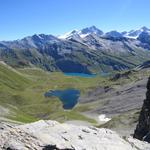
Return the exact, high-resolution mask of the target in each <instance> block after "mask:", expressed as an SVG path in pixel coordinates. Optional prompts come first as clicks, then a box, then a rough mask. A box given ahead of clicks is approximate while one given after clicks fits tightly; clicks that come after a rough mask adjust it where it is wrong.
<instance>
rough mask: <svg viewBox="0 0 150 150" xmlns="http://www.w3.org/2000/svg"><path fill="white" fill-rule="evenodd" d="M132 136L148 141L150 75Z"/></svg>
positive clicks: (149, 129) (149, 136)
mask: <svg viewBox="0 0 150 150" xmlns="http://www.w3.org/2000/svg"><path fill="white" fill-rule="evenodd" d="M134 138H137V139H139V140H145V141H147V142H150V77H149V80H148V83H147V92H146V99H145V100H144V104H143V107H142V110H141V113H140V117H139V123H138V124H137V127H136V130H135V132H134Z"/></svg>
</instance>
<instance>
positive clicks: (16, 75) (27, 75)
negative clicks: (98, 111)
mask: <svg viewBox="0 0 150 150" xmlns="http://www.w3.org/2000/svg"><path fill="white" fill-rule="evenodd" d="M102 80H103V79H102V78H100V77H96V78H93V79H92V78H80V77H67V76H64V75H63V74H62V73H58V72H55V73H48V72H44V71H43V70H40V69H20V70H18V71H16V70H14V69H12V68H10V67H9V66H7V65H3V64H0V105H1V106H4V107H5V108H7V109H9V113H8V114H7V115H6V116H5V117H7V118H9V119H13V120H16V121H21V122H31V121H35V120H38V119H55V120H58V121H61V122H63V121H66V120H74V119H76V120H85V121H89V122H92V123H95V121H94V120H93V119H90V118H87V117H85V116H83V115H81V114H80V113H79V111H77V110H76V108H74V109H73V110H70V111H64V110H63V108H62V104H61V102H60V101H59V100H58V99H57V98H54V97H53V98H45V97H44V93H45V92H46V91H48V90H49V89H64V88H69V87H73V88H77V89H80V90H81V94H83V93H84V92H85V91H86V90H88V89H90V88H93V87H95V86H97V85H98V84H100V83H101V81H102ZM76 107H79V106H78V105H77V106H76Z"/></svg>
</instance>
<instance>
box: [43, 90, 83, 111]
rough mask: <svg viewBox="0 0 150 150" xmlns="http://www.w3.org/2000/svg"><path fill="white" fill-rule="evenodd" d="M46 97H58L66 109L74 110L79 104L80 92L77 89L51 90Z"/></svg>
mask: <svg viewBox="0 0 150 150" xmlns="http://www.w3.org/2000/svg"><path fill="white" fill-rule="evenodd" d="M44 95H45V97H52V96H55V97H58V98H59V100H61V102H62V103H63V108H64V109H72V108H73V107H74V106H75V105H76V104H77V103H78V98H79V97H80V91H79V90H76V89H65V90H50V91H48V92H46V93H45V94H44Z"/></svg>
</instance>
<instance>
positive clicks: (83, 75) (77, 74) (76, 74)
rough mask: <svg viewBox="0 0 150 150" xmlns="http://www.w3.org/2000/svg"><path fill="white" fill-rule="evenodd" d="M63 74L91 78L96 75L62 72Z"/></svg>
mask: <svg viewBox="0 0 150 150" xmlns="http://www.w3.org/2000/svg"><path fill="white" fill-rule="evenodd" d="M64 75H65V76H75V77H83V78H93V77H96V74H86V73H64Z"/></svg>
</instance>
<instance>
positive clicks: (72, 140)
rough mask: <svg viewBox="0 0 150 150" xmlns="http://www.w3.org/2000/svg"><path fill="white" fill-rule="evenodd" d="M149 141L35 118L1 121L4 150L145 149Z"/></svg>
mask: <svg viewBox="0 0 150 150" xmlns="http://www.w3.org/2000/svg"><path fill="white" fill-rule="evenodd" d="M148 148H149V149H150V145H147V144H146V143H140V141H139V142H137V141H136V140H134V139H132V138H129V139H123V138H121V137H120V136H119V135H118V134H116V133H115V132H114V131H111V130H109V129H104V128H101V129H98V128H95V127H84V126H75V125H71V124H60V123H58V122H55V121H38V122H35V123H31V124H26V125H19V126H12V125H8V124H2V123H1V125H0V149H2V150H3V149H4V150H139V149H141V150H146V149H148Z"/></svg>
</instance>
